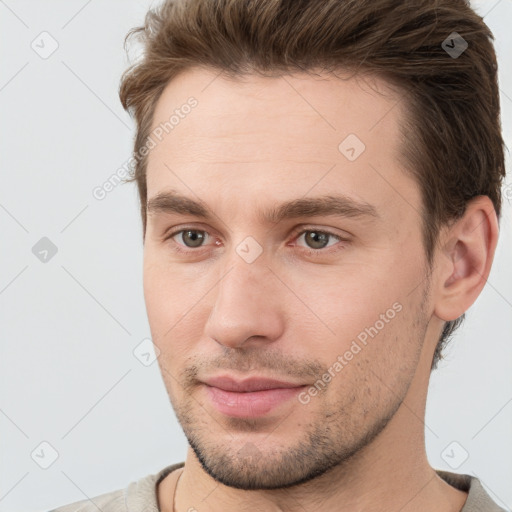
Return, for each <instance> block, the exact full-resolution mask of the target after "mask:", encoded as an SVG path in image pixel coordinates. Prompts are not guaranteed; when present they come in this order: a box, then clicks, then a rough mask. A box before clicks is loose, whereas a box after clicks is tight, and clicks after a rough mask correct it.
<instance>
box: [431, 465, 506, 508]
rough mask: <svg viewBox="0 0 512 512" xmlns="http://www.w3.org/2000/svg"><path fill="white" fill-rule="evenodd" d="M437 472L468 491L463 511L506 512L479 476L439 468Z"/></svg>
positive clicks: (453, 484)
mask: <svg viewBox="0 0 512 512" xmlns="http://www.w3.org/2000/svg"><path fill="white" fill-rule="evenodd" d="M436 473H437V474H438V475H439V476H440V477H441V478H442V479H443V480H444V481H445V482H447V483H449V484H450V485H451V486H453V487H455V488H457V489H460V490H461V491H465V492H467V493H468V497H467V499H466V503H465V504H464V507H463V508H462V510H461V512H505V510H504V509H502V508H501V507H499V506H498V505H497V504H496V503H495V502H494V501H493V500H492V498H491V497H490V496H489V494H488V493H487V491H486V490H485V489H484V487H483V485H482V483H481V482H480V480H479V479H478V478H477V477H475V476H471V475H464V474H460V473H451V472H449V471H442V470H439V469H436Z"/></svg>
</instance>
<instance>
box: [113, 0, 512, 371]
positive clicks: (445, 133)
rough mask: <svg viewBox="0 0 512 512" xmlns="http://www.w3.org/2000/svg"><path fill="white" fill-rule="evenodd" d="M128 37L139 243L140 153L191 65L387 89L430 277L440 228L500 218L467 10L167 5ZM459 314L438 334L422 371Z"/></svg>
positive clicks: (495, 102) (496, 166) (478, 50)
mask: <svg viewBox="0 0 512 512" xmlns="http://www.w3.org/2000/svg"><path fill="white" fill-rule="evenodd" d="M133 38H135V40H136V41H138V42H141V43H142V45H143V53H142V57H141V58H140V59H139V60H138V61H137V62H136V63H135V64H133V65H132V66H131V67H129V68H128V69H127V70H126V71H125V73H124V74H123V76H122V79H121V84H120V89H119V95H120V99H121V103H122V105H123V107H124V108H125V109H126V110H127V111H128V112H129V113H130V114H131V115H133V116H134V118H135V120H136V123H137V133H136V136H135V142H134V158H135V169H134V173H133V177H132V178H131V179H130V180H128V181H136V182H137V185H138V190H139V196H140V200H141V215H142V223H143V233H144V236H145V231H146V201H147V184H146V164H147V151H146V152H145V153H144V154H141V153H140V149H141V148H143V146H144V145H145V144H146V141H147V140H148V137H149V135H150V130H151V125H152V121H153V114H154V110H155V105H156V102H157V101H158V99H159V97H160V95H161V93H162V91H163V90H164V88H165V87H166V86H167V84H168V83H169V82H170V81H171V80H173V78H175V77H176V76H177V74H178V73H180V72H181V71H184V70H187V69H191V68H194V67H203V68H209V69H213V70H219V72H224V73H225V74H226V75H227V76H232V77H237V76H243V75H250V74H251V73H253V74H260V75H263V76H274V77H276V76H282V75H284V74H287V73H293V72H306V73H307V72H309V73H313V70H316V69H322V70H325V71H327V72H335V71H336V70H340V69H342V70H348V71H349V72H353V73H354V75H355V74H358V73H359V74H364V75H369V76H375V77H379V78H381V79H384V80H385V81H387V83H388V84H390V85H391V86H395V87H396V88H397V90H398V91H400V93H401V95H402V97H403V98H404V100H405V105H406V109H405V110H406V112H405V114H404V119H403V120H402V123H401V125H400V131H401V139H402V140H401V141H400V159H401V161H402V163H404V168H405V169H406V170H407V172H409V173H410V175H411V176H412V177H413V178H414V179H415V181H416V182H417V183H418V185H419V188H420V191H421V197H422V205H421V216H422V236H423V243H424V250H425V254H426V260H427V262H428V267H429V271H430V270H432V260H433V255H434V250H435V248H436V245H437V241H438V235H439V231H440V228H441V227H442V226H444V225H446V224H448V223H449V222H451V221H455V220H457V219H459V218H460V217H461V216H462V215H463V214H464V212H465V209H466V205H467V203H468V201H469V200H471V199H472V198H474V197H476V196H479V195H485V196H488V197H489V198H490V199H491V201H492V203H493V205H494V209H495V210H496V214H497V216H498V219H499V218H500V210H501V184H502V180H503V178H504V177H505V162H504V142H503V139H502V135H501V123H500V106H499V88H498V81H497V61H496V54H495V51H494V47H493V40H494V37H493V35H492V33H491V31H490V29H489V28H488V27H487V25H486V24H485V23H484V21H483V19H482V18H481V17H480V16H479V15H477V14H476V13H475V12H474V11H473V10H472V9H471V7H470V5H469V2H467V1H465V0H406V1H397V0H167V1H164V2H163V3H162V4H161V5H159V6H158V7H156V8H154V9H151V10H149V11H148V13H147V15H146V18H145V21H144V24H143V26H140V27H136V28H134V29H132V30H131V31H130V32H129V33H128V35H127V36H126V40H125V46H126V44H127V43H128V42H129V41H130V40H131V39H133ZM466 44H467V48H466V47H465V45H466ZM450 48H452V49H453V50H454V51H455V50H457V51H456V52H454V51H452V52H450ZM463 50H465V51H463ZM461 51H462V53H461ZM464 316H465V315H464V314H463V315H462V316H460V317H459V318H457V319H456V320H453V321H449V322H446V323H445V324H444V327H443V331H442V334H441V336H440V338H439V341H438V344H437V347H436V349H435V353H434V357H433V361H432V366H431V368H432V369H434V368H436V367H437V363H438V361H439V360H440V359H441V358H442V349H443V347H444V345H445V344H446V343H447V342H448V340H449V338H450V337H451V335H452V334H453V332H454V331H455V329H457V327H458V326H459V325H460V324H461V322H462V320H463V319H464Z"/></svg>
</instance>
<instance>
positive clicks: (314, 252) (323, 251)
mask: <svg viewBox="0 0 512 512" xmlns="http://www.w3.org/2000/svg"><path fill="white" fill-rule="evenodd" d="M185 231H194V232H198V233H207V234H208V236H210V234H209V233H208V232H207V231H205V230H203V229H196V228H191V227H184V228H180V229H178V230H176V231H173V232H171V233H169V234H168V235H167V236H166V237H165V239H164V240H165V241H166V240H172V238H174V237H175V236H176V235H179V234H180V233H184V232H185ZM310 232H315V233H318V234H322V235H328V236H330V237H332V238H335V239H336V240H338V241H339V242H348V240H347V239H346V238H343V237H342V236H340V235H337V234H335V233H332V232H331V231H327V230H320V229H315V228H309V229H302V231H299V232H297V233H296V234H294V235H293V239H294V240H297V239H298V238H299V237H301V236H302V235H303V234H305V233H310ZM174 244H175V248H174V250H175V251H176V252H178V253H180V254H192V253H199V252H200V250H201V249H204V246H200V247H198V248H196V249H192V248H189V249H183V246H182V245H180V244H179V243H178V242H174ZM344 248H345V247H344V246H343V245H340V244H336V245H334V246H331V247H330V248H323V249H311V248H307V247H301V252H303V253H306V254H307V255H308V256H313V257H315V256H325V255H326V254H333V253H335V252H337V251H340V250H343V249H344Z"/></svg>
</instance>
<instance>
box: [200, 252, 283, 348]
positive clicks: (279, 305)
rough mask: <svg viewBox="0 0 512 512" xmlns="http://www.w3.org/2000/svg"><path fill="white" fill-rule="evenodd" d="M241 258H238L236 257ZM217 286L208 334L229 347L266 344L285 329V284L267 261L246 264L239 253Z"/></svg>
mask: <svg viewBox="0 0 512 512" xmlns="http://www.w3.org/2000/svg"><path fill="white" fill-rule="evenodd" d="M237 258H238V259H239V261H236V259H237ZM231 263H232V264H231V265H230V266H228V267H227V268H228V270H227V271H226V273H224V277H222V278H221V280H220V281H219V283H218V285H217V286H216V287H215V289H214V290H212V293H214V291H215V292H216V295H215V302H214V305H213V307H212V310H211V313H210V316H209V318H208V320H207V322H206V325H205V335H206V336H207V337H208V338H210V339H213V340H215V341H216V342H217V343H219V344H221V345H224V346H225V347H229V348H241V347H249V346H256V345H265V344H269V343H272V342H273V341H275V340H276V339H278V338H279V337H280V336H281V334H282V332H283V328H284V322H285V318H284V311H283V310H284V304H283V302H282V300H280V299H281V297H282V290H281V291H280V290H279V288H281V289H282V288H283V284H282V283H281V282H280V281H279V279H277V278H276V276H275V275H274V274H273V272H272V271H271V270H270V269H269V268H268V267H267V265H266V264H265V263H264V262H257V263H256V262H253V263H251V264H249V263H246V262H245V261H243V260H242V259H241V258H239V257H238V255H235V259H234V260H233V261H232V262H231Z"/></svg>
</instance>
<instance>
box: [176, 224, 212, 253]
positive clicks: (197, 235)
mask: <svg viewBox="0 0 512 512" xmlns="http://www.w3.org/2000/svg"><path fill="white" fill-rule="evenodd" d="M209 236H210V235H209V234H208V233H207V232H206V231H202V230H200V229H182V230H180V231H175V232H173V233H171V234H170V235H169V237H168V238H178V239H181V241H178V242H177V243H180V245H184V246H185V247H189V248H191V249H195V248H197V247H201V246H202V245H203V242H204V241H205V240H207V238H208V237H209Z"/></svg>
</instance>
